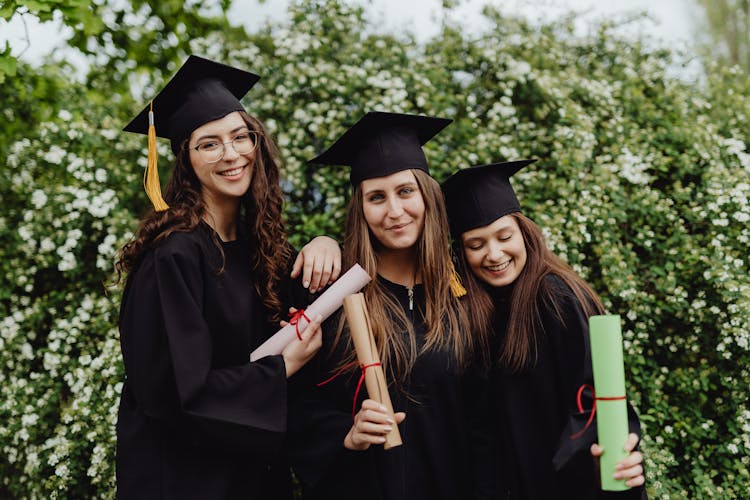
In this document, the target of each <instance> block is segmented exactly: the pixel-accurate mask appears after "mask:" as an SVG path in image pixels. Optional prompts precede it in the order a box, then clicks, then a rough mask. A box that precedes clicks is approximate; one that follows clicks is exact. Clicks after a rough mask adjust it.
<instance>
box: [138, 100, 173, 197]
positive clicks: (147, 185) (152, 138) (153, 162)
mask: <svg viewBox="0 0 750 500" xmlns="http://www.w3.org/2000/svg"><path fill="white" fill-rule="evenodd" d="M143 188H144V189H145V190H146V195H147V196H148V199H149V200H151V203H152V204H153V205H154V210H156V211H157V212H161V211H163V210H166V209H168V208H169V205H167V202H166V201H164V198H162V196H161V184H159V169H158V155H157V153H156V128H155V127H154V102H153V101H151V104H150V108H149V110H148V166H147V167H146V171H145V172H144V173H143Z"/></svg>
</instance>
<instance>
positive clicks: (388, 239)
mask: <svg viewBox="0 0 750 500" xmlns="http://www.w3.org/2000/svg"><path fill="white" fill-rule="evenodd" d="M360 188H361V189H362V197H363V198H362V209H363V211H364V216H365V220H366V221H367V225H368V227H369V228H370V231H371V232H372V234H373V236H375V238H376V239H377V240H378V241H379V242H380V244H381V245H382V246H383V248H386V249H389V250H406V249H411V248H412V247H413V246H414V245H415V244H416V242H417V241H418V240H419V238H420V236H421V235H422V230H423V229H424V212H425V206H424V199H423V198H422V192H421V191H420V190H419V185H418V184H417V179H416V178H415V177H414V174H413V173H412V172H411V171H410V170H402V171H400V172H396V173H395V174H391V175H388V176H386V177H377V178H375V179H366V180H364V181H362V183H361V184H360Z"/></svg>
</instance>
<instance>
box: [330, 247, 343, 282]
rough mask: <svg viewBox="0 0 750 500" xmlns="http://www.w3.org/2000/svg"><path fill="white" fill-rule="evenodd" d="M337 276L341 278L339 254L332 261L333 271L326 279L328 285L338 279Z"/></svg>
mask: <svg viewBox="0 0 750 500" xmlns="http://www.w3.org/2000/svg"><path fill="white" fill-rule="evenodd" d="M339 276H341V253H340V252H339V254H338V255H337V256H336V257H334V259H333V270H332V271H331V277H330V278H329V279H328V284H329V285H330V284H331V283H333V282H334V281H336V280H337V279H339Z"/></svg>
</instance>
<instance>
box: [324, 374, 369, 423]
mask: <svg viewBox="0 0 750 500" xmlns="http://www.w3.org/2000/svg"><path fill="white" fill-rule="evenodd" d="M355 364H357V362H356V361H352V362H351V363H347V364H345V365H344V366H342V367H341V368H339V370H338V371H337V372H336V373H334V374H333V376H331V377H329V378H327V379H325V380H324V381H322V382H318V383H317V384H315V385H316V386H317V387H322V386H324V385H326V384H327V383H329V382H331V381H333V380H334V379H335V378H336V377H338V376H339V375H341V374H342V373H343V372H344V371H345V370H348V369H349V368H351V367H352V366H354V365H355ZM373 366H380V362H378V363H370V364H369V365H360V368H361V369H362V373H361V374H360V375H359V380H358V381H357V389H356V390H355V391H354V400H353V401H352V420H353V419H354V415H355V414H356V412H355V410H356V409H357V398H358V397H359V390H360V389H361V388H362V382H364V381H365V373H366V372H367V369H368V368H372V367H373Z"/></svg>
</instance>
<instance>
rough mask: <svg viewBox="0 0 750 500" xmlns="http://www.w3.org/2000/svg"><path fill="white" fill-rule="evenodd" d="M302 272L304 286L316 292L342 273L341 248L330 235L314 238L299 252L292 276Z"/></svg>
mask: <svg viewBox="0 0 750 500" xmlns="http://www.w3.org/2000/svg"><path fill="white" fill-rule="evenodd" d="M300 272H301V273H302V286H304V287H305V288H307V289H309V290H310V293H315V292H317V291H319V290H322V289H323V288H325V287H326V286H328V285H330V284H331V283H333V282H334V281H336V279H337V278H338V277H339V274H341V248H340V247H339V244H338V242H337V241H336V240H334V239H333V238H329V237H328V236H318V237H316V238H313V239H312V240H311V241H310V242H309V243H308V244H307V245H305V246H303V247H302V250H300V251H299V254H297V260H295V261H294V266H293V267H292V274H291V275H290V276H291V277H292V278H296V277H297V276H299V275H300Z"/></svg>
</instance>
